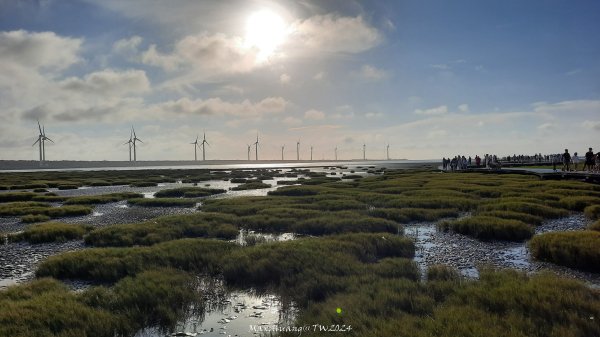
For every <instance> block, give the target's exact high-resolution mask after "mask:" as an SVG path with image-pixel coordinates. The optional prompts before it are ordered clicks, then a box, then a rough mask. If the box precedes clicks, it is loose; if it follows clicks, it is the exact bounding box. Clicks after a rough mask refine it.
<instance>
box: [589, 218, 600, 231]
mask: <svg viewBox="0 0 600 337" xmlns="http://www.w3.org/2000/svg"><path fill="white" fill-rule="evenodd" d="M588 229H589V230H592V231H600V220H596V222H594V223H592V224H590V225H589V226H588Z"/></svg>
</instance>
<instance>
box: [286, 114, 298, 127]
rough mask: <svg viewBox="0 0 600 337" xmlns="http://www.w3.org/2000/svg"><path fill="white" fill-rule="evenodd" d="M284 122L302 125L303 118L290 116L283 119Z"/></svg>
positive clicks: (290, 124) (289, 124)
mask: <svg viewBox="0 0 600 337" xmlns="http://www.w3.org/2000/svg"><path fill="white" fill-rule="evenodd" d="M282 123H283V124H285V125H288V126H296V125H301V124H302V120H301V119H300V118H295V117H292V116H288V117H286V118H284V119H283V120H282Z"/></svg>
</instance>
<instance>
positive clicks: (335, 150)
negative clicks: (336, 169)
mask: <svg viewBox="0 0 600 337" xmlns="http://www.w3.org/2000/svg"><path fill="white" fill-rule="evenodd" d="M333 152H334V153H335V161H337V146H336V147H335V149H334V150H333Z"/></svg>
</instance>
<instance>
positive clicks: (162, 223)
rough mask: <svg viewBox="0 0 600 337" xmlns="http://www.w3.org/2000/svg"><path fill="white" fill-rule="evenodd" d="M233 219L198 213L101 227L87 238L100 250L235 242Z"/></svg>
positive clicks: (236, 233) (235, 233) (88, 241)
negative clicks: (211, 240) (178, 242)
mask: <svg viewBox="0 0 600 337" xmlns="http://www.w3.org/2000/svg"><path fill="white" fill-rule="evenodd" d="M233 222H234V218H233V217H232V216H229V215H226V214H219V213H195V214H189V215H172V216H164V217H159V218H156V219H153V220H150V221H146V222H142V223H135V224H122V225H114V226H108V227H104V228H99V229H96V230H94V231H92V232H91V233H89V235H87V236H86V237H85V242H86V243H87V244H89V245H93V246H97V247H107V246H113V247H128V246H134V245H143V246H149V245H153V244H156V243H160V242H164V241H169V240H176V239H181V238H221V239H226V240H231V239H234V238H235V237H236V236H237V235H238V232H239V230H238V228H237V226H234V225H232V223H233Z"/></svg>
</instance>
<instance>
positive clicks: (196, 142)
mask: <svg viewBox="0 0 600 337" xmlns="http://www.w3.org/2000/svg"><path fill="white" fill-rule="evenodd" d="M190 144H193V145H194V161H198V147H199V146H200V145H198V135H196V141H195V142H193V143H190ZM129 157H131V154H129ZM129 160H131V158H129Z"/></svg>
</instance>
